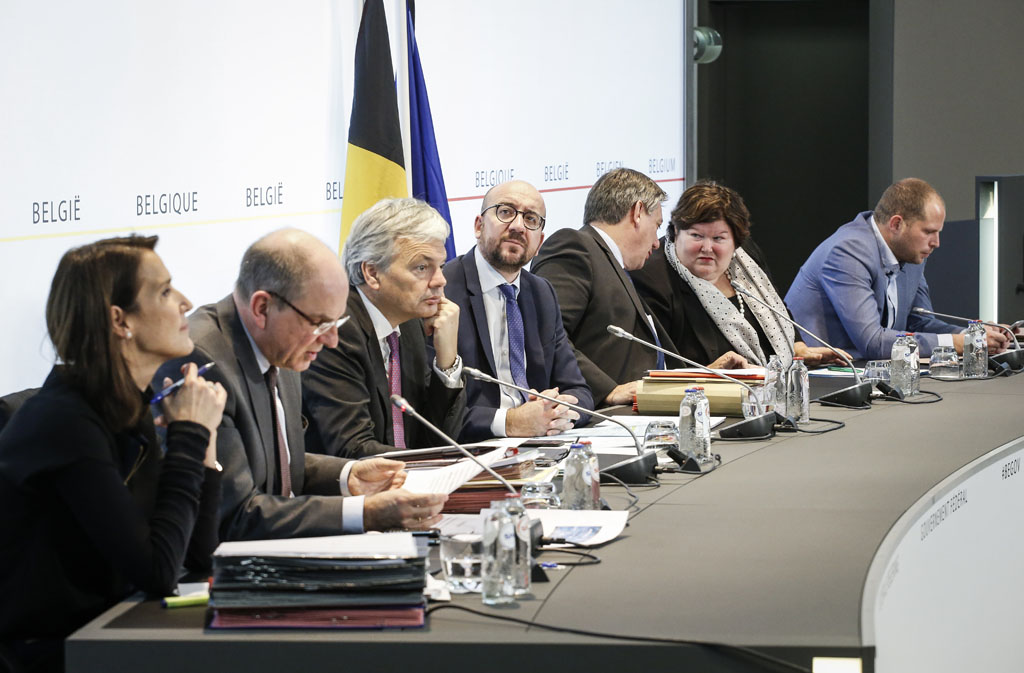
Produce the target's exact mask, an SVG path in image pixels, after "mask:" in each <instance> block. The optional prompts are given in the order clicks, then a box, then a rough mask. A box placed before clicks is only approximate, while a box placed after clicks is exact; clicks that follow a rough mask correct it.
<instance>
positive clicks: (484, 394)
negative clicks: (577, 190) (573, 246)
mask: <svg viewBox="0 0 1024 673" xmlns="http://www.w3.org/2000/svg"><path fill="white" fill-rule="evenodd" d="M545 213H546V210H545V207H544V199H543V198H541V195H540V193H539V192H538V191H537V190H536V189H535V188H534V187H533V186H532V185H530V184H528V183H526V182H521V181H513V182H506V183H503V184H500V185H497V186H496V187H493V188H491V190H490V191H488V192H487V194H485V195H484V200H483V206H482V208H481V210H480V214H479V215H477V217H476V221H475V222H474V224H473V232H474V235H475V236H476V240H477V245H476V247H475V248H473V249H471V250H470V251H469V252H467V253H466V254H465V255H462V256H461V257H458V258H456V259H454V260H452V261H451V263H449V264H448V265H447V266H446V267H445V269H444V275H445V277H446V278H447V279H448V287H447V289H446V293H447V295H448V298H449V299H451V300H452V301H453V302H455V303H457V304H458V305H459V306H460V307H461V308H462V317H461V319H460V321H459V353H460V354H461V355H462V360H463V362H464V363H465V364H466V365H467V366H470V367H475V368H476V369H480V370H481V371H484V372H486V373H488V374H490V375H491V376H494V377H496V378H498V379H501V380H502V381H506V382H508V383H515V384H516V385H518V386H520V387H522V388H529V389H532V390H539V391H541V392H542V393H543V394H545V395H548V396H550V397H557V398H558V399H564V400H566V401H567V402H570V403H573V404H578V405H580V406H583V407H585V408H587V409H593V408H594V401H593V398H592V397H591V393H590V388H588V387H587V384H586V381H584V380H583V375H582V374H581V373H580V368H579V365H578V364H577V363H576V357H575V356H574V355H573V352H572V348H571V347H570V346H569V342H568V340H567V338H566V336H565V330H564V328H563V327H562V316H561V312H560V311H559V309H558V299H557V297H556V296H555V291H554V289H553V288H552V287H551V283H549V282H547V281H546V280H544V279H543V278H538V277H537V276H535V275H533V274H531V273H530V272H529V271H525V270H523V267H524V266H526V265H527V264H529V262H530V260H531V259H533V256H534V255H535V254H536V253H537V249H538V248H539V247H540V244H541V243H542V242H543V241H544V221H545V220H544V216H545ZM466 386H467V396H468V411H467V414H466V422H465V424H464V426H463V430H462V435H461V438H462V439H463V440H465V441H478V440H481V439H486V438H488V437H534V436H539V435H545V434H557V433H560V432H564V431H566V430H568V429H569V428H571V427H572V426H573V423H574V421H577V420H582V421H583V422H586V419H585V418H584V419H580V418H579V414H578V413H576V412H575V411H573V410H571V409H569V408H568V407H564V406H560V405H556V404H554V403H552V402H548V401H545V400H542V399H540V398H537V397H531V398H529V399H528V400H527V399H524V397H523V395H521V394H520V393H518V392H517V391H515V390H512V389H510V388H502V387H501V386H497V385H494V384H491V383H484V382H481V381H476V380H468V381H467V383H466Z"/></svg>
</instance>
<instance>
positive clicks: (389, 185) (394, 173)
mask: <svg viewBox="0 0 1024 673" xmlns="http://www.w3.org/2000/svg"><path fill="white" fill-rule="evenodd" d="M350 175H352V176H358V179H355V180H349V179H348V176H350ZM406 196H409V187H408V185H407V183H406V181H405V169H404V168H402V167H401V166H399V165H398V164H396V163H395V162H393V161H391V160H390V159H385V158H384V157H382V156H381V155H379V154H377V153H375V152H370V151H368V150H364V149H363V148H362V147H358V146H356V145H353V144H351V143H349V146H348V157H347V159H346V160H345V198H344V200H343V201H342V202H341V246H344V245H345V239H346V238H348V232H349V230H350V229H351V227H352V222H353V220H355V219H356V218H357V217H359V214H360V213H362V212H363V211H364V210H366V209H367V208H369V207H370V206H372V205H373V204H375V203H377V202H378V201H380V200H381V199H383V198H388V197H393V198H401V197H406Z"/></svg>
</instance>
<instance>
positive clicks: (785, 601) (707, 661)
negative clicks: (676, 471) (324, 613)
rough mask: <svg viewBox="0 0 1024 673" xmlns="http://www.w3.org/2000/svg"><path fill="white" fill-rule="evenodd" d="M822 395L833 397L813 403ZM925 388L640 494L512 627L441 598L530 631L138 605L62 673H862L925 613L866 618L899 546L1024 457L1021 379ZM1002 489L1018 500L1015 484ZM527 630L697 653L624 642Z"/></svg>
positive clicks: (108, 624) (927, 383)
mask: <svg viewBox="0 0 1024 673" xmlns="http://www.w3.org/2000/svg"><path fill="white" fill-rule="evenodd" d="M829 384H832V385H833V386H834V385H835V384H834V383H833V382H825V383H824V384H822V383H820V382H819V383H816V384H815V385H817V386H820V385H826V386H827V385H829ZM922 387H924V388H926V389H928V390H933V391H936V392H938V393H940V394H941V395H942V396H943V397H944V399H943V400H942V401H940V402H938V403H935V404H919V405H907V404H900V403H896V402H890V401H883V402H876V403H875V404H874V405H873V407H872V408H871V409H870V410H846V409H836V408H826V407H822V406H820V405H817V404H815V405H812V408H811V415H812V417H817V418H827V419H833V420H838V421H842V422H844V423H845V424H846V427H845V428H842V429H840V430H837V431H835V432H831V433H828V434H823V435H812V434H805V433H797V434H779V435H778V436H776V437H775V438H774V439H772V440H769V441H760V442H757V441H743V442H728V443H727V442H716V443H715V444H714V445H713V446H714V449H715V451H716V452H717V453H719V454H720V455H721V456H722V458H723V465H722V466H721V467H720V468H719V469H717V470H715V471H714V472H711V473H708V474H706V475H703V476H700V477H693V476H684V475H665V476H663V477H662V479H661V486H660V487H659V488H656V489H638V496H639V498H640V502H639V504H638V505H637V507H636V510H637V511H636V512H635V514H633V515H632V516H631V518H630V521H629V525H628V527H627V528H626V530H625V531H624V533H623V535H622V536H621V537H620V538H619V539H617V540H615V541H613V542H611V543H609V544H607V545H605V546H603V547H601V548H599V549H597V551H596V554H597V555H598V556H599V557H600V559H601V563H600V564H598V565H593V566H586V567H575V568H571V569H565V570H553V571H549V573H548V575H549V579H550V581H549V582H546V583H535V584H534V586H533V597H532V598H530V599H527V600H523V601H520V602H519V603H518V604H517V605H516V606H514V607H511V608H486V607H484V606H482V605H481V604H480V602H479V597H478V596H475V595H472V596H457V597H456V598H455V601H454V603H455V604H457V605H465V606H468V607H472V608H474V609H478V610H481V611H483V612H485V613H488V614H493V615H501V616H511V617H515V618H517V619H521V620H526V621H527V622H529V623H531V624H532V625H531V626H526V625H522V624H516V623H510V622H504V621H498V620H495V619H490V618H487V617H484V616H477V615H475V614H469V613H464V612H460V611H456V610H450V609H445V610H440V611H438V612H436V613H434V614H432V615H430V616H429V617H428V621H427V626H426V628H423V629H413V630H395V631H350V632H346V631H331V632H316V631H285V630H268V631H233V632H225V631H218V632H211V631H204V629H203V615H204V610H203V609H202V608H183V609H177V610H164V609H161V608H160V607H159V604H158V603H157V602H156V601H143V600H141V599H133V600H129V601H125V602H123V603H121V604H119V605H117V606H115V607H114V608H112V609H111V610H109V611H108V612H106V613H105V614H103V615H102V616H100V617H99V618H97V619H96V620H94V621H93V622H92V623H90V624H89V625H87V626H85V627H84V628H82V629H81V630H79V631H78V632H76V633H75V634H74V635H73V636H72V637H71V638H69V640H68V642H67V645H66V647H67V670H68V671H72V672H84V671H96V670H107V669H112V668H116V669H117V670H146V671H148V672H149V673H158V672H160V671H175V672H178V671H181V670H189V671H227V670H245V671H248V672H252V673H255V672H257V671H274V672H280V671H283V670H285V671H287V670H302V671H314V670H329V669H333V670H339V669H345V670H349V671H352V670H365V671H407V670H409V669H414V670H416V671H453V670H470V669H473V670H481V671H514V672H515V673H523V672H524V671H532V670H557V671H560V672H562V671H597V670H611V669H618V670H636V669H640V670H664V669H667V668H669V667H671V668H672V670H677V671H748V670H749V671H758V670H783V669H780V668H777V667H773V666H772V665H771V664H768V663H766V662H764V661H762V660H760V659H757V658H755V657H751V656H748V655H747V654H745V653H744V652H743V651H742V650H736V649H733V648H732V647H729V646H735V647H738V648H751V649H753V650H756V651H757V652H760V653H764V654H767V655H769V656H772V657H777V658H780V659H783V660H785V661H789V662H793V663H795V664H797V665H799V666H802V667H805V668H806V669H808V670H810V669H811V666H812V662H815V658H817V657H842V658H853V659H860V660H861V662H862V664H861V666H862V668H861V670H864V671H874V670H876V656H878V655H880V654H881V652H880V651H879V652H876V641H878V642H881V641H882V640H885V639H884V638H882V635H881V633H879V632H876V630H875V627H876V626H877V625H876V624H875V621H876V618H877V619H878V620H879V621H880V623H884V624H896V626H886V628H888V629H896V630H897V631H898V629H899V628H902V626H901V625H903V624H904V622H913V621H914V620H915V619H918V618H920V619H925V620H927V619H929V615H928V614H921V615H917V614H916V613H915V612H914V611H915V610H919V611H920V612H922V613H924V612H926V611H927V610H926V608H925V607H924V604H923V603H921V604H920V605H921V606H922V607H921V608H920V609H919V608H917V607H915V605H917V604H915V603H914V600H915V599H914V598H913V595H912V593H911V592H910V591H909V589H908V591H907V592H905V594H906V595H905V596H903V598H901V599H900V601H902V605H903V606H904V607H903V608H901V609H904V610H907V611H909V612H906V613H905V614H908V615H910V617H906V616H905V614H904V613H899V614H895V613H894V616H893V618H892V619H889V618H887V617H886V616H885V613H884V612H881V611H879V605H881V604H882V603H881V602H880V601H884V600H885V598H886V594H887V592H888V594H889V595H890V596H898V595H900V591H899V589H900V583H901V582H902V583H904V584H909V583H910V581H911V579H912V578H913V572H914V565H913V563H914V561H913V559H914V558H916V557H914V556H913V555H912V554H911V552H910V551H908V550H907V549H906V548H905V547H899V544H900V543H901V541H902V544H904V545H906V544H909V543H914V544H918V543H919V541H918V540H917V538H918V537H920V538H921V540H922V541H924V540H929V541H928V542H927V544H932V545H938V544H939V543H941V542H942V540H941V538H940V536H939V535H938V534H936V533H935V532H933V531H935V530H936V528H935V526H938V525H939V524H942V526H943V527H942V528H938V529H937V530H938V531H940V532H942V533H943V534H944V535H947V536H951V535H954V534H956V530H957V529H956V527H955V524H956V522H957V521H959V520H963V521H965V522H967V521H969V519H968V518H967V516H968V515H967V514H965V512H967V513H969V512H970V504H963V503H961V504H960V505H958V504H957V502H954V500H955V498H954V497H950V498H948V499H946V500H943V498H946V497H947V496H946V494H948V493H954V494H956V493H957V491H956V489H957V488H960V491H959V494H960V495H959V496H958V497H960V499H961V500H963V501H964V503H971V504H973V503H976V502H979V498H981V497H982V495H983V491H982V490H980V489H981V487H979V486H972V487H970V488H971V490H970V499H968V498H967V495H966V487H964V486H962V485H961V486H959V487H958V484H962V483H965V482H964V480H966V479H970V478H972V475H976V474H978V473H979V470H981V471H983V470H984V469H987V468H986V466H987V467H988V468H991V467H992V466H994V468H995V469H998V467H999V464H1000V462H1002V464H1003V468H1002V470H1003V472H1002V474H1003V480H1004V482H1005V481H1006V480H1007V476H1006V475H1007V467H1006V464H1010V465H1011V466H1012V464H1013V463H1012V460H1010V462H1009V463H1007V462H1006V461H1007V460H1008V458H1007V456H1010V457H1011V458H1012V456H1013V455H1014V453H1015V452H1017V451H1020V450H1022V449H1021V445H1022V444H1024V439H1022V435H1024V419H1022V415H1021V412H1022V410H1024V376H1014V377H1010V378H1001V379H993V380H984V381H961V382H943V381H935V380H930V379H924V381H923V384H922ZM812 392H815V391H813V390H812ZM810 427H811V428H821V427H823V426H822V425H821V424H811V426H810ZM1017 460H1018V463H1017V464H1018V465H1019V457H1018V458H1017ZM1011 476H1014V475H1011ZM1022 480H1024V475H1022V476H1021V478H1020V479H1018V480H1017V481H1021V483H1024V481H1022ZM1006 483H1012V484H1014V487H1015V488H1016V483H1017V482H1016V481H1013V480H1010V481H1009V482H1006ZM986 488H988V487H986ZM1021 489H1024V486H1022V487H1021ZM1021 489H1017V490H1021ZM604 493H605V494H606V495H607V496H608V497H609V499H610V500H611V503H612V505H613V507H615V506H618V507H622V506H624V505H625V503H626V499H625V497H624V495H623V493H622V489H621V488H615V487H607V488H604ZM951 502H952V503H953V505H952V509H951V506H950V503H951ZM936 507H937V508H938V509H936ZM977 507H981V505H978V506H977ZM943 511H945V512H946V513H947V514H946V515H944V514H942V512H943ZM939 515H942V517H941V520H940V519H939V518H938V516H939ZM947 515H949V516H948V519H947V518H946V517H947ZM922 517H923V518H922ZM958 517H959V518H958ZM921 521H925V522H926V524H921V525H919V522H921ZM928 522H930V523H928ZM951 522H952V523H951ZM976 528H977V526H972V527H971V529H970V530H969V531H965V532H964V533H963V534H965V535H966V534H968V533H971V531H975V529H976ZM919 530H920V533H918V531H919ZM926 531H927V532H930V533H931V535H930V537H929V536H928V535H927V533H926ZM946 531H949V532H948V533H946ZM971 534H973V533H971ZM986 535H987V534H986ZM997 538H998V535H995V534H993V535H987V536H986V537H984V538H983V539H982V541H981V542H980V543H979V542H977V540H972V543H971V545H970V546H971V548H972V549H976V548H977V547H978V546H979V545H981V546H982V547H984V546H985V545H992V546H993V549H994V550H995V552H994V553H1000V552H999V545H1000V544H1002V543H1001V542H1000V541H999V539H997ZM932 541H937V542H932ZM935 548H936V549H937V548H938V547H937V546H936V547H935ZM966 553H970V550H969V551H968V552H966ZM900 554H902V557H900ZM901 558H902V564H903V565H902V566H901V565H900V563H901V560H900V559H901ZM944 558H945V557H944ZM964 600H968V599H964ZM898 603H899V601H897V600H896V599H895V598H890V599H889V604H890V605H891V606H896V605H897V604H898ZM907 606H909V607H907ZM949 607H950V608H951V610H956V609H957V606H956V605H951V606H949ZM887 609H888V608H887ZM892 609H893V610H895V609H896V608H895V607H893V608H892ZM538 624H547V625H557V626H560V627H568V628H573V629H579V630H584V631H588V632H600V633H603V634H618V635H625V636H633V637H638V638H655V639H670V640H681V641H700V642H701V643H708V644H707V645H705V644H696V643H691V644H673V643H662V642H644V641H639V640H623V639H618V638H612V637H605V636H596V635H581V634H573V633H564V632H555V631H549V630H545V629H543V628H539V627H538V626H537V625H538ZM887 642H894V643H899V642H900V638H899V637H898V635H897V636H896V637H893V638H889V640H888V641H887ZM985 645H987V643H985V642H981V643H979V644H978V646H979V647H984V646H985ZM894 647H895V646H894ZM935 656H936V657H939V661H941V660H942V657H944V656H945V655H944V654H943V653H942V652H941V651H939V652H938V653H937V654H936V655H935ZM1014 656H1015V655H1014ZM881 660H882V659H881V657H880V656H879V661H881ZM894 660H896V659H894V658H890V660H889V661H894ZM915 669H916V670H928V669H925V668H916V667H915ZM844 670H846V669H844ZM878 670H882V668H881V667H880V668H879V669H878ZM890 670H894V669H890ZM903 670H910V669H908V668H906V667H903ZM978 670H980V669H978Z"/></svg>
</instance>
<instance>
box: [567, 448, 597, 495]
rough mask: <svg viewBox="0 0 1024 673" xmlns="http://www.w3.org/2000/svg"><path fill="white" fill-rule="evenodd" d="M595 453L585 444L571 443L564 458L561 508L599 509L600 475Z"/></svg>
mask: <svg viewBox="0 0 1024 673" xmlns="http://www.w3.org/2000/svg"><path fill="white" fill-rule="evenodd" d="M598 469H599V466H598V463H597V454H595V453H594V450H593V449H591V448H590V446H589V445H587V444H573V445H572V446H570V447H569V456H568V457H567V458H566V459H565V466H564V476H563V477H562V509H601V475H600V474H599V473H598Z"/></svg>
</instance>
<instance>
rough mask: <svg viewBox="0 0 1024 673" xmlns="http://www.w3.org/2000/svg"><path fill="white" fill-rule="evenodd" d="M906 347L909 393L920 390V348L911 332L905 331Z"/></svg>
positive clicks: (913, 393)
mask: <svg viewBox="0 0 1024 673" xmlns="http://www.w3.org/2000/svg"><path fill="white" fill-rule="evenodd" d="M907 348H908V349H909V350H910V361H909V364H910V394H911V395H916V394H918V393H919V392H921V348H920V346H919V345H918V343H917V339H915V338H914V333H913V332H907Z"/></svg>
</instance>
